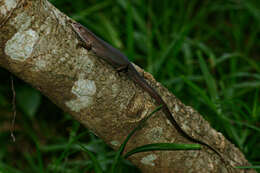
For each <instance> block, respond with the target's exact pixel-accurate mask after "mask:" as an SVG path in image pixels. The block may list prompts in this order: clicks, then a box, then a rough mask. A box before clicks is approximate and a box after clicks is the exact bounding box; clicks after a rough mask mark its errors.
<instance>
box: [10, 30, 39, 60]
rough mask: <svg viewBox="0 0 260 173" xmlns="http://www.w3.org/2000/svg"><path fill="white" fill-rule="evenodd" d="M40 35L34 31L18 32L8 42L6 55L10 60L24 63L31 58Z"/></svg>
mask: <svg viewBox="0 0 260 173" xmlns="http://www.w3.org/2000/svg"><path fill="white" fill-rule="evenodd" d="M38 38H39V35H38V34H37V32H35V31H34V30H32V29H29V30H27V31H22V32H17V33H16V34H14V36H13V37H12V38H11V39H10V40H8V41H7V42H6V45H5V53H6V55H8V56H10V58H12V59H15V60H19V61H24V60H26V59H27V58H28V57H30V55H31V53H32V52H33V48H34V45H35V43H36V42H37V40H38Z"/></svg>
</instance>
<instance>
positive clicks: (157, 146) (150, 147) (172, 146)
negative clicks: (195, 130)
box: [124, 143, 201, 158]
mask: <svg viewBox="0 0 260 173" xmlns="http://www.w3.org/2000/svg"><path fill="white" fill-rule="evenodd" d="M199 149H201V147H200V145H199V144H176V143H154V144H147V145H143V146H140V147H137V148H135V149H133V150H131V151H129V152H128V153H126V154H125V155H124V158H127V157H129V156H131V155H133V154H135V153H140V152H145V151H155V150H199Z"/></svg>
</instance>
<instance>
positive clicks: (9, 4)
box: [0, 0, 18, 15]
mask: <svg viewBox="0 0 260 173" xmlns="http://www.w3.org/2000/svg"><path fill="white" fill-rule="evenodd" d="M0 2H1V3H0V13H1V14H3V15H6V14H7V12H8V11H10V10H12V9H14V8H15V7H16V5H17V3H18V0H1V1H0Z"/></svg>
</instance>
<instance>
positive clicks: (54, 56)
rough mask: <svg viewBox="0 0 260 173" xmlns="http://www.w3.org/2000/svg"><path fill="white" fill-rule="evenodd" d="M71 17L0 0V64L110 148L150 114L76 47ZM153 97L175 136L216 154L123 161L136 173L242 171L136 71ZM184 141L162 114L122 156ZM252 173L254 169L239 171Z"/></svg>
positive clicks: (24, 1) (238, 161)
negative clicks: (156, 96) (167, 113)
mask: <svg viewBox="0 0 260 173" xmlns="http://www.w3.org/2000/svg"><path fill="white" fill-rule="evenodd" d="M70 22H71V19H70V18H68V17H67V16H65V15H64V14H62V13H61V12H60V11H59V10H57V9H56V8H55V7H53V6H52V5H51V4H50V3H49V2H48V1H46V0H2V1H1V2H0V66H1V67H3V68H5V69H8V70H9V71H10V72H12V73H13V74H15V75H16V76H18V77H19V78H21V79H23V80H24V81H26V82H28V83H30V84H31V85H32V86H34V87H35V88H37V89H38V90H40V91H41V92H42V93H43V94H44V95H46V96H47V97H49V98H50V100H52V101H53V102H54V103H55V104H57V105H58V106H59V107H60V108H61V109H63V110H64V111H66V112H69V113H70V114H71V115H72V116H73V117H74V118H75V119H77V120H78V121H80V122H81V123H82V124H84V125H85V126H86V127H87V128H89V129H91V130H92V131H93V132H94V133H96V135H97V136H99V137H100V138H102V139H104V140H105V141H106V143H107V144H109V145H110V146H111V147H113V148H115V149H117V148H118V147H119V145H120V144H121V143H122V141H123V140H124V139H125V137H126V136H127V134H129V132H130V131H131V130H132V129H133V128H134V127H136V125H137V123H138V122H139V121H140V120H141V119H142V118H143V117H145V116H147V115H148V114H149V113H150V112H151V111H152V110H154V109H155V108H156V105H155V103H154V100H153V99H151V98H150V96H149V95H148V94H147V93H146V92H144V91H142V89H141V88H139V87H138V86H136V85H135V84H134V83H133V82H132V81H131V80H129V79H128V78H127V77H126V76H125V75H124V74H121V75H118V74H117V72H116V71H115V70H114V69H113V68H112V67H111V66H110V65H108V64H107V63H106V62H104V61H102V60H100V59H99V58H98V57H96V56H95V55H93V54H92V53H91V52H88V51H87V50H85V49H83V48H80V47H78V46H77V43H78V38H77V36H76V34H75V33H74V32H73V31H72V28H71V26H70ZM138 70H139V72H141V73H143V75H144V77H145V78H146V80H147V81H148V82H149V83H150V84H151V85H152V86H153V87H154V88H155V89H156V90H157V91H158V92H159V93H160V95H161V96H162V98H163V99H164V100H165V102H166V103H167V104H168V106H169V108H170V110H171V112H172V115H173V116H174V117H175V119H176V120H177V122H178V123H179V124H180V126H181V127H182V129H183V130H185V131H186V132H187V133H188V134H190V135H191V136H193V137H194V138H196V139H199V140H201V141H204V142H205V143H207V144H209V145H211V146H212V147H214V148H215V149H216V150H218V151H219V152H220V153H221V154H222V156H223V158H224V159H225V163H223V162H222V161H221V159H220V158H219V156H218V155H216V154H215V153H214V152H213V151H211V150H210V149H208V148H207V147H203V148H202V150H199V151H198V150H197V151H155V152H145V153H139V154H135V155H134V156H132V157H131V158H130V160H131V161H132V162H133V163H134V164H135V165H137V166H138V167H139V168H140V169H141V170H142V172H149V173H152V172H164V173H167V172H218V173H219V172H246V171H245V170H241V169H235V168H234V166H239V165H249V163H248V162H247V160H246V159H245V158H244V156H243V154H242V153H241V152H240V151H239V150H238V149H237V148H235V146H234V145H232V144H231V143H230V142H229V141H227V140H226V139H225V138H224V137H223V135H222V134H221V133H218V132H216V131H215V130H214V129H212V128H211V127H210V126H209V124H208V122H206V121H205V120H204V119H203V118H202V117H201V116H200V115H199V114H198V112H196V111H195V110H193V109H192V108H191V107H189V106H185V105H184V104H182V103H181V102H180V101H179V100H178V99H177V98H176V97H175V96H174V95H173V94H171V93H169V91H168V90H167V89H166V88H164V87H163V86H161V85H160V84H159V83H157V82H156V81H155V80H154V78H153V77H152V76H151V75H150V74H148V73H146V72H143V71H142V70H141V69H140V68H138ZM155 142H177V143H190V142H189V141H188V140H187V139H185V138H184V137H183V136H181V134H179V133H178V132H177V130H176V129H175V127H173V126H172V125H171V124H170V123H169V121H167V119H166V117H165V116H164V114H163V113H162V112H158V113H157V115H155V116H153V118H151V119H150V120H149V122H147V124H146V126H145V127H144V128H143V129H142V130H141V131H138V133H137V134H135V136H134V138H132V139H131V140H130V142H129V144H128V145H127V148H126V150H130V149H133V148H135V147H137V146H141V145H144V144H148V143H155ZM247 172H254V170H247Z"/></svg>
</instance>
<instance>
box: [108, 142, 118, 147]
mask: <svg viewBox="0 0 260 173" xmlns="http://www.w3.org/2000/svg"><path fill="white" fill-rule="evenodd" d="M110 144H111V145H113V146H116V147H118V146H120V142H119V141H111V142H110Z"/></svg>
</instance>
